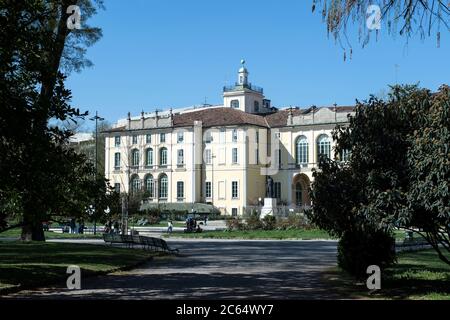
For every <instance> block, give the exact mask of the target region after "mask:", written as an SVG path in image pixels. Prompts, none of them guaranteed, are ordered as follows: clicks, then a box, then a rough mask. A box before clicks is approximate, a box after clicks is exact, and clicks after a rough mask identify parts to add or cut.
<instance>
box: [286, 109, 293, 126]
mask: <svg viewBox="0 0 450 320" xmlns="http://www.w3.org/2000/svg"><path fill="white" fill-rule="evenodd" d="M292 123H293V122H292V107H289V113H288V118H287V124H288V125H292Z"/></svg>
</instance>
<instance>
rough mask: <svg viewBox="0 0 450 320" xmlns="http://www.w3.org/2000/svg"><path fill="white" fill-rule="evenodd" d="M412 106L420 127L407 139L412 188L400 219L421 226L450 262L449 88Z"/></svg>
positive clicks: (429, 241)
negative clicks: (409, 145) (405, 208)
mask: <svg viewBox="0 0 450 320" xmlns="http://www.w3.org/2000/svg"><path fill="white" fill-rule="evenodd" d="M412 106H413V110H412V116H413V117H414V119H415V121H417V122H418V127H419V129H418V130H414V131H413V132H412V133H411V134H410V135H409V139H408V140H409V142H410V144H411V147H410V149H409V150H408V154H407V158H408V165H409V166H410V168H411V173H410V188H409V192H408V194H407V204H408V207H407V210H405V211H404V212H402V213H401V214H400V220H401V223H402V225H404V226H405V227H406V228H411V227H414V226H417V227H420V231H419V233H420V235H421V236H422V237H424V238H425V239H426V240H427V241H428V243H429V244H431V245H432V246H433V248H434V249H435V250H436V252H437V253H438V255H439V258H440V259H441V260H442V261H444V262H446V263H447V264H449V265H450V258H449V257H450V256H449V254H448V253H450V88H449V87H448V86H442V87H441V89H440V91H439V92H438V93H436V94H434V95H432V94H429V95H428V96H427V99H423V100H422V101H420V103H415V104H413V105H412ZM445 252H447V254H445Z"/></svg>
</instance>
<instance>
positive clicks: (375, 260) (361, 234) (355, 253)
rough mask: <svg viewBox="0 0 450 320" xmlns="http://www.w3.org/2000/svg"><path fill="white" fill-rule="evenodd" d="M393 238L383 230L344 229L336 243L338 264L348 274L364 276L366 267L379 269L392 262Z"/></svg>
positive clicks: (393, 256)
mask: <svg viewBox="0 0 450 320" xmlns="http://www.w3.org/2000/svg"><path fill="white" fill-rule="evenodd" d="M395 260H396V255H395V238H394V237H393V236H392V235H390V234H388V233H386V232H383V231H346V232H344V234H343V236H342V238H341V239H340V240H339V244H338V265H339V267H341V268H342V269H344V270H346V271H347V272H349V273H350V274H352V275H354V276H357V277H360V278H365V277H367V274H366V271H367V267H368V266H370V265H377V266H379V267H380V268H381V269H383V268H386V267H387V266H389V265H391V264H392V263H394V262H395Z"/></svg>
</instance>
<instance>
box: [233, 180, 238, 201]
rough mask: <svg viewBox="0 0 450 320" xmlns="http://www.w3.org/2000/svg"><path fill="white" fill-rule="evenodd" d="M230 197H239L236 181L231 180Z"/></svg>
mask: <svg viewBox="0 0 450 320" xmlns="http://www.w3.org/2000/svg"><path fill="white" fill-rule="evenodd" d="M231 198H232V199H237V198H239V189H238V182H237V181H233V182H231Z"/></svg>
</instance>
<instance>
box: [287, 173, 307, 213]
mask: <svg viewBox="0 0 450 320" xmlns="http://www.w3.org/2000/svg"><path fill="white" fill-rule="evenodd" d="M310 187H311V182H310V180H309V178H308V176H307V175H306V174H304V173H299V174H297V175H295V177H294V179H293V181H292V204H293V205H295V206H297V207H303V206H311V198H310V196H309V189H310Z"/></svg>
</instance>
